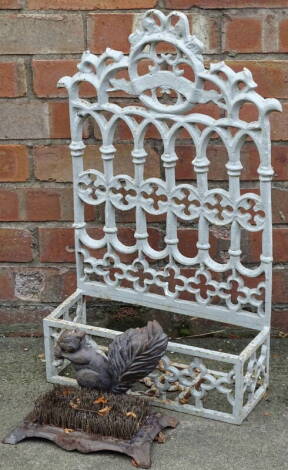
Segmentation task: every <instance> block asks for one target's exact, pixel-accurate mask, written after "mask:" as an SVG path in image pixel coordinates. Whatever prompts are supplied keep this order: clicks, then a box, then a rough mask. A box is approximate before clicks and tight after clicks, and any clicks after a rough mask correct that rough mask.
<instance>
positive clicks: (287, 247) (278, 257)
mask: <svg viewBox="0 0 288 470" xmlns="http://www.w3.org/2000/svg"><path fill="white" fill-rule="evenodd" d="M273 257H274V262H275V263H287V262H288V229H287V228H278V227H277V228H274V229H273Z"/></svg>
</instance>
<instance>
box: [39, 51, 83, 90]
mask: <svg viewBox="0 0 288 470" xmlns="http://www.w3.org/2000/svg"><path fill="white" fill-rule="evenodd" d="M78 62H79V60H72V59H71V60H67V59H58V60H33V61H32V70H33V89H34V92H35V94H36V95H37V96H40V97H57V96H65V97H67V91H66V89H65V88H57V82H58V80H59V79H60V78H62V77H64V76H66V75H68V76H71V75H73V74H74V73H76V72H77V68H76V66H77V63H78Z"/></svg>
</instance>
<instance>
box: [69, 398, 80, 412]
mask: <svg viewBox="0 0 288 470" xmlns="http://www.w3.org/2000/svg"><path fill="white" fill-rule="evenodd" d="M79 405H80V398H76V403H75V401H73V400H71V401H69V406H70V407H71V408H73V409H74V410H77V408H79Z"/></svg>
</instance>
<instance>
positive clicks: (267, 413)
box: [263, 411, 272, 416]
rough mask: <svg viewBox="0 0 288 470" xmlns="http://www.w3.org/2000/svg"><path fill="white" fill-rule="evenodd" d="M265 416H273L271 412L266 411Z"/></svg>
mask: <svg viewBox="0 0 288 470" xmlns="http://www.w3.org/2000/svg"><path fill="white" fill-rule="evenodd" d="M263 416H272V413H270V412H269V411H264V413H263Z"/></svg>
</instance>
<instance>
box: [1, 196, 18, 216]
mask: <svg viewBox="0 0 288 470" xmlns="http://www.w3.org/2000/svg"><path fill="white" fill-rule="evenodd" d="M18 218H19V201H18V194H17V192H16V191H12V190H9V189H0V220H1V221H12V220H18Z"/></svg>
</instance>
